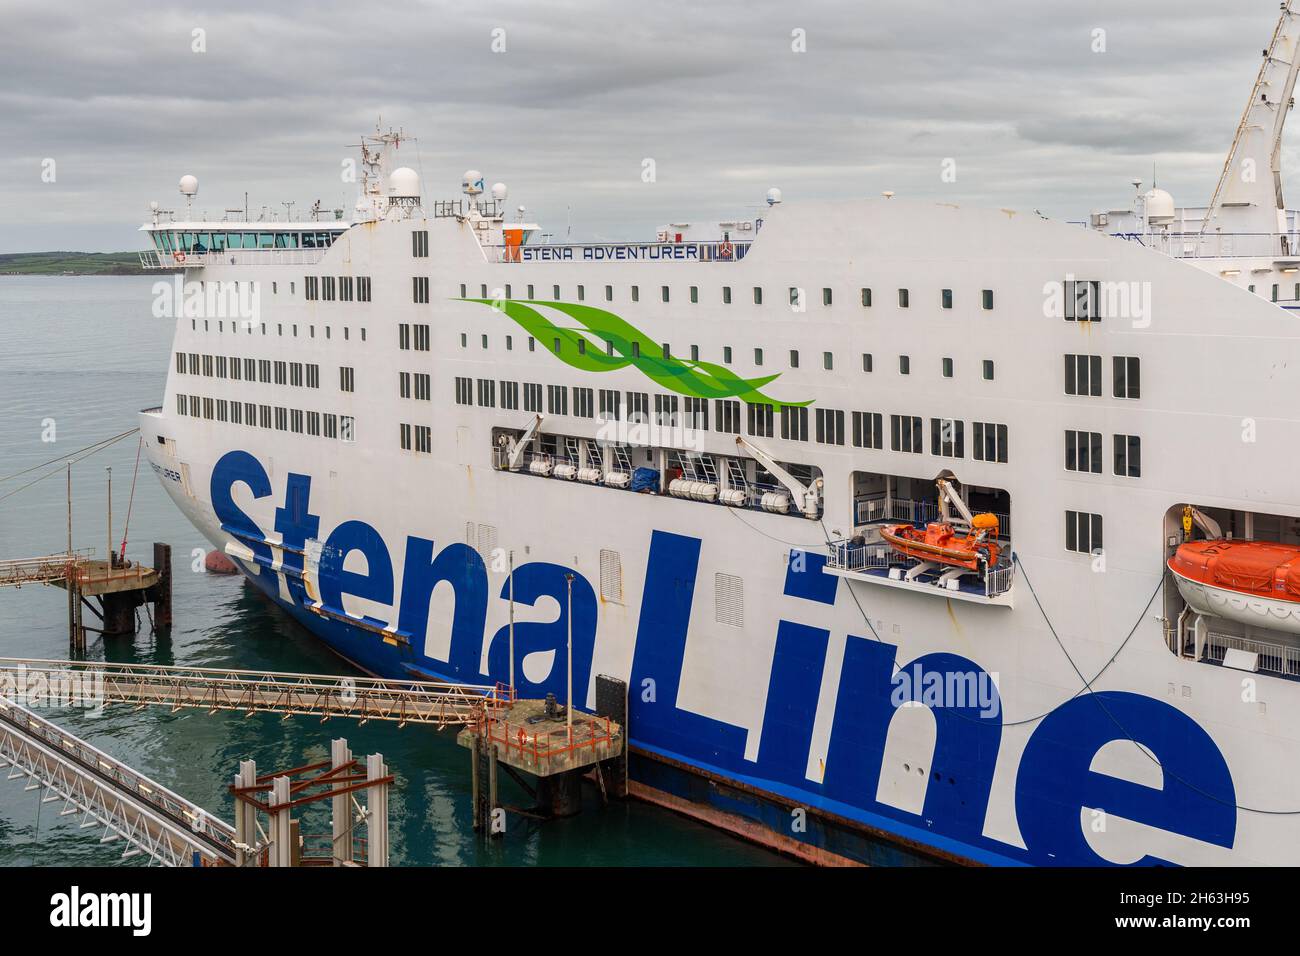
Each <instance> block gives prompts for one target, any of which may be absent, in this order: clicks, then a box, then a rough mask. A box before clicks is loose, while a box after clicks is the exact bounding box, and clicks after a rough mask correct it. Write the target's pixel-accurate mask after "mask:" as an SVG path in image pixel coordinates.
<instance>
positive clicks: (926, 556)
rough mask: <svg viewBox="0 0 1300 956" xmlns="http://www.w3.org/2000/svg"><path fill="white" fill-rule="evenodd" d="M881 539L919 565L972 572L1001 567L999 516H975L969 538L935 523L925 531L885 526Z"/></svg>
mask: <svg viewBox="0 0 1300 956" xmlns="http://www.w3.org/2000/svg"><path fill="white" fill-rule="evenodd" d="M880 537H881V538H883V539H884V540H885V541H886V542H888V544H889V545H890V547H892V548H893V549H894V550H895V551H897V552H899V553H900V554H905V555H907V556H908V557H909V558H916V559H918V560H920V561H934V562H935V563H937V564H946V565H949V566H951V567H955V568H967V569H968V570H971V571H982V570H985V569H987V568H992V567H996V566H997V563H998V553H999V551H998V545H997V538H998V519H997V516H996V515H991V514H979V515H975V517H974V519H973V520H972V521H971V530H970V533H969V534H958V533H957V530H956V529H955V528H953V526H952V525H950V524H947V523H945V522H941V521H932V522H930V523H929V524H928V525H926V526H925V528H924V529H922V528H918V527H916V526H915V525H910V524H893V525H886V526H885V527H883V528H881V529H880Z"/></svg>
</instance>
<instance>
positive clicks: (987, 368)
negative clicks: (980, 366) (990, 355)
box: [984, 359, 993, 382]
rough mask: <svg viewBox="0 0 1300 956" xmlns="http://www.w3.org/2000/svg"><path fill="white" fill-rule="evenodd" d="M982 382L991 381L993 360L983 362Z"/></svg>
mask: <svg viewBox="0 0 1300 956" xmlns="http://www.w3.org/2000/svg"><path fill="white" fill-rule="evenodd" d="M984 381H986V382H991V381H993V360H992V359H985V360H984Z"/></svg>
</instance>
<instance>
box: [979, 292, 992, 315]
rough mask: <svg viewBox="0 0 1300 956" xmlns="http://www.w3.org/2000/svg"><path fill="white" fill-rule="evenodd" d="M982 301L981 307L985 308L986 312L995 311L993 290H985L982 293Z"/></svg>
mask: <svg viewBox="0 0 1300 956" xmlns="http://www.w3.org/2000/svg"><path fill="white" fill-rule="evenodd" d="M980 299H981V305H983V306H984V311H985V312H991V311H992V310H993V290H992V289H985V290H984V291H983V292H981V293H980Z"/></svg>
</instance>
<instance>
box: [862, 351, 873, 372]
mask: <svg viewBox="0 0 1300 956" xmlns="http://www.w3.org/2000/svg"><path fill="white" fill-rule="evenodd" d="M872 364H873V362H872V358H871V353H870V352H863V353H862V371H864V372H870V371H871V367H872Z"/></svg>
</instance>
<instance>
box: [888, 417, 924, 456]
mask: <svg viewBox="0 0 1300 956" xmlns="http://www.w3.org/2000/svg"><path fill="white" fill-rule="evenodd" d="M889 447H890V448H892V449H893V450H894V451H903V452H907V453H909V454H912V455H919V454H921V416H920V415H890V416H889Z"/></svg>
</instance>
